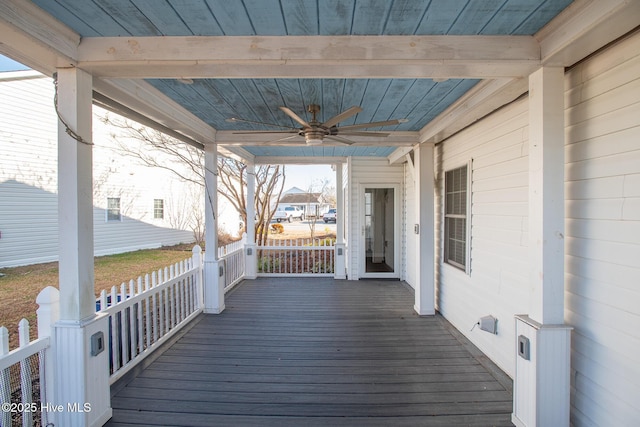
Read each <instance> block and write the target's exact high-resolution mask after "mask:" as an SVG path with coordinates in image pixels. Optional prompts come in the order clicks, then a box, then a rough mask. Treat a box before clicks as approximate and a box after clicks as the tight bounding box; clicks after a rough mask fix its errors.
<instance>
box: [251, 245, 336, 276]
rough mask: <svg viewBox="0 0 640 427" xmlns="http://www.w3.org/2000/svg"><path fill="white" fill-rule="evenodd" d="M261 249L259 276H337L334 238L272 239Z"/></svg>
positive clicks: (259, 252) (259, 254)
mask: <svg viewBox="0 0 640 427" xmlns="http://www.w3.org/2000/svg"><path fill="white" fill-rule="evenodd" d="M257 250H258V275H259V276H314V277H317V276H333V275H334V271H335V255H334V254H335V240H333V239H270V240H268V241H267V244H266V245H264V246H259V247H258V248H257Z"/></svg>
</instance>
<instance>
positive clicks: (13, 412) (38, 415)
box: [0, 286, 58, 427]
mask: <svg viewBox="0 0 640 427" xmlns="http://www.w3.org/2000/svg"><path fill="white" fill-rule="evenodd" d="M36 301H37V302H38V304H40V308H39V309H38V338H37V339H36V340H34V341H31V339H30V333H29V322H28V321H27V319H22V320H21V321H20V323H19V324H18V337H19V343H20V345H19V347H18V348H16V349H15V350H12V351H9V332H8V330H7V328H6V327H4V326H2V327H0V405H1V406H2V409H1V410H0V426H2V427H12V426H23V427H31V426H33V425H42V426H46V425H47V424H48V420H47V412H46V411H42V406H41V405H43V404H45V403H46V402H48V401H49V400H48V398H47V396H48V395H49V394H51V393H52V390H51V389H52V387H53V384H52V382H51V381H49V379H50V377H51V375H50V372H51V370H52V367H51V362H52V360H51V359H52V358H51V356H50V355H49V353H50V348H51V337H50V335H51V325H52V321H54V320H55V318H56V317H57V314H55V315H52V311H51V306H52V305H57V303H58V290H57V289H55V288H53V287H50V286H49V287H47V288H46V289H44V290H43V291H42V292H40V294H39V295H38V298H37V300H36ZM47 372H49V374H48V373H47Z"/></svg>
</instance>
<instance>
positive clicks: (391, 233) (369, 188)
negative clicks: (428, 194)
mask: <svg viewBox="0 0 640 427" xmlns="http://www.w3.org/2000/svg"><path fill="white" fill-rule="evenodd" d="M360 193H361V194H360V198H361V199H360V200H361V204H360V206H361V207H362V209H361V210H360V211H361V212H360V231H361V233H360V237H361V239H360V256H359V258H360V277H369V278H372V277H376V278H385V277H386V278H399V277H400V275H399V272H398V265H397V263H398V249H399V248H398V244H397V239H398V235H399V233H398V231H399V226H398V224H399V222H398V204H399V203H398V200H399V188H398V186H397V185H389V184H364V185H362V187H361V191H360Z"/></svg>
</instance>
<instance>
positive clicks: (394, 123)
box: [338, 119, 402, 132]
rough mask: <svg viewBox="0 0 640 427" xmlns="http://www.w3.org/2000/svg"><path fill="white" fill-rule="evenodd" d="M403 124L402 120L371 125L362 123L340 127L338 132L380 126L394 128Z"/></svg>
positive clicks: (372, 123)
mask: <svg viewBox="0 0 640 427" xmlns="http://www.w3.org/2000/svg"><path fill="white" fill-rule="evenodd" d="M400 123H402V121H400V120H397V119H396V120H385V121H383V122H371V123H360V124H358V125H348V126H340V127H338V131H340V132H342V131H345V130H353V129H365V128H374V127H378V126H392V125H399V124H400Z"/></svg>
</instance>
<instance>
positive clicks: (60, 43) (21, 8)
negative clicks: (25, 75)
mask: <svg viewBox="0 0 640 427" xmlns="http://www.w3.org/2000/svg"><path fill="white" fill-rule="evenodd" d="M0 34H1V35H2V37H1V38H0V53H2V54H4V55H6V56H8V57H10V58H12V59H14V60H16V61H18V62H20V63H22V64H24V65H26V66H27V67H30V68H32V69H34V70H37V71H39V72H41V73H43V74H45V75H48V76H52V75H53V73H54V72H55V70H56V69H57V68H67V67H72V66H75V64H76V61H75V56H76V53H77V48H78V45H79V44H80V36H79V35H78V34H77V33H76V32H74V31H73V30H71V29H70V28H69V27H67V26H66V25H64V24H62V23H61V22H59V21H57V20H56V19H55V18H53V17H52V16H51V15H49V14H48V13H46V12H45V11H43V10H42V9H40V8H39V7H37V6H36V5H35V4H33V3H32V2H31V1H25V0H2V1H0Z"/></svg>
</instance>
